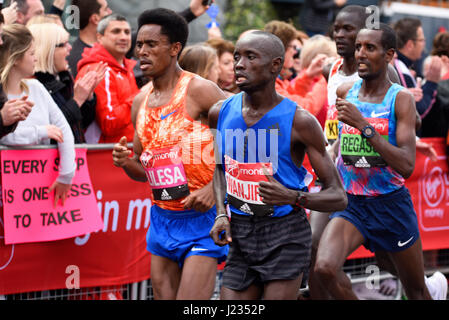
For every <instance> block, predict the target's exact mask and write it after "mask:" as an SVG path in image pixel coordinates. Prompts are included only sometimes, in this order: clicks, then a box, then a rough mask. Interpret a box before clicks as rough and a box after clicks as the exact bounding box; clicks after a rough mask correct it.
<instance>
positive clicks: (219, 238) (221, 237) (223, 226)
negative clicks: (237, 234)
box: [209, 216, 232, 247]
mask: <svg viewBox="0 0 449 320" xmlns="http://www.w3.org/2000/svg"><path fill="white" fill-rule="evenodd" d="M222 232H224V234H222ZM209 235H210V237H211V238H212V239H213V240H214V242H215V244H216V245H218V246H220V247H222V246H225V245H227V244H228V243H230V242H232V238H231V224H230V223H229V219H228V218H227V217H224V216H223V217H221V218H218V219H217V220H215V223H214V225H213V226H212V229H211V230H210V232H209Z"/></svg>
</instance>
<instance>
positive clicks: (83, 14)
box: [67, 0, 112, 78]
mask: <svg viewBox="0 0 449 320" xmlns="http://www.w3.org/2000/svg"><path fill="white" fill-rule="evenodd" d="M72 5H74V6H77V7H78V9H79V17H80V18H79V23H80V25H79V36H78V38H76V40H75V41H74V42H73V44H72V50H71V51H70V54H69V56H68V58H67V60H68V61H69V66H70V71H71V72H72V75H73V76H74V77H75V78H76V76H77V73H78V69H77V64H78V62H79V61H80V60H81V58H82V54H83V52H84V49H85V48H91V47H92V46H93V45H94V44H95V43H96V42H97V26H98V23H99V22H100V21H101V19H103V18H104V17H106V16H107V15H109V14H111V13H112V10H111V9H110V8H109V6H108V2H107V0H72Z"/></svg>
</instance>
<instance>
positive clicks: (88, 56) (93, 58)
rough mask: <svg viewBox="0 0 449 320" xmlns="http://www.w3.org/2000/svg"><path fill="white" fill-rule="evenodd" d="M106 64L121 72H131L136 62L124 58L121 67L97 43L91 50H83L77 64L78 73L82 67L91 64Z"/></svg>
mask: <svg viewBox="0 0 449 320" xmlns="http://www.w3.org/2000/svg"><path fill="white" fill-rule="evenodd" d="M101 61H103V62H106V63H107V64H108V66H109V67H110V68H113V69H116V70H117V71H121V72H133V68H134V66H135V65H136V63H137V62H136V61H134V60H131V59H127V58H124V59H123V64H124V66H121V65H120V64H119V63H118V61H117V60H116V59H115V58H114V57H113V56H112V55H111V54H110V53H109V52H108V51H107V50H106V49H105V48H104V47H103V46H102V45H100V44H99V43H95V44H94V46H93V47H92V48H85V49H84V52H83V54H82V58H81V60H80V61H79V62H78V71H79V70H81V69H82V68H83V67H84V66H86V65H88V64H92V63H99V62H101Z"/></svg>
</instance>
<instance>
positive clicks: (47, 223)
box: [1, 149, 103, 244]
mask: <svg viewBox="0 0 449 320" xmlns="http://www.w3.org/2000/svg"><path fill="white" fill-rule="evenodd" d="M1 155H2V158H1V174H2V200H3V206H4V207H3V219H4V228H5V243H6V244H14V243H25V242H40V241H52V240H60V239H66V238H71V237H76V236H80V235H84V234H87V233H90V232H95V231H98V230H100V229H101V228H103V221H102V219H101V216H100V213H99V211H98V207H97V202H96V199H95V196H94V190H93V188H92V183H91V180H90V176H89V171H88V167H87V160H86V149H76V174H75V177H74V178H73V181H72V186H71V189H70V191H69V197H68V198H67V199H66V201H65V204H64V206H62V205H61V202H59V203H58V205H57V207H54V192H51V191H49V188H50V186H51V185H52V184H53V182H54V181H55V180H56V178H57V176H58V163H59V157H58V151H57V150H56V149H46V150H5V151H2V153H1Z"/></svg>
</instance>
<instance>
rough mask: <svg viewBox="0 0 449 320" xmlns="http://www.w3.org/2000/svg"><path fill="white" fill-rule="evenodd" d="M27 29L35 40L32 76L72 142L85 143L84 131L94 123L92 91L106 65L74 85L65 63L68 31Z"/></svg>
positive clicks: (36, 26)
mask: <svg viewBox="0 0 449 320" xmlns="http://www.w3.org/2000/svg"><path fill="white" fill-rule="evenodd" d="M29 29H30V31H31V33H32V34H33V38H34V39H35V41H36V59H37V63H36V65H35V69H34V71H35V73H34V76H35V78H36V79H37V80H39V81H40V82H41V83H42V84H43V85H44V87H45V88H46V89H47V91H48V92H49V93H50V95H51V96H52V98H53V100H54V101H55V102H56V104H57V105H58V107H59V108H60V109H61V111H62V113H63V114H64V116H65V118H66V119H67V122H68V123H69V125H70V127H71V129H72V133H73V135H74V138H75V143H84V142H86V139H85V137H84V130H85V129H86V128H87V127H88V125H89V124H90V123H91V122H93V121H94V120H95V105H96V99H95V95H94V89H95V87H96V86H97V85H98V83H99V82H100V81H101V80H102V77H103V75H104V71H105V64H101V65H98V67H97V68H95V69H92V71H89V72H88V73H86V75H85V76H84V77H82V78H80V79H78V80H77V81H76V82H75V83H74V81H73V78H72V75H71V74H70V72H69V70H68V68H69V65H68V62H67V56H68V54H69V53H70V50H71V48H72V47H71V45H70V44H69V42H68V40H69V34H68V32H67V31H66V30H65V29H64V28H62V27H61V26H59V25H56V24H54V23H42V24H33V25H31V26H30V27H29Z"/></svg>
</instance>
